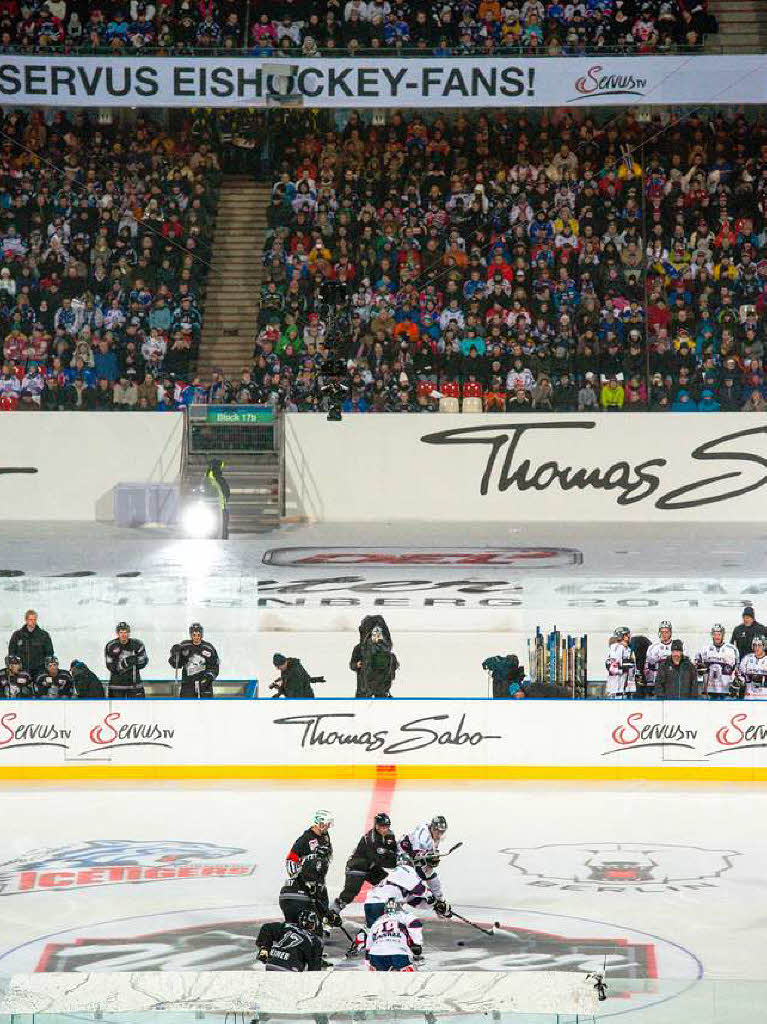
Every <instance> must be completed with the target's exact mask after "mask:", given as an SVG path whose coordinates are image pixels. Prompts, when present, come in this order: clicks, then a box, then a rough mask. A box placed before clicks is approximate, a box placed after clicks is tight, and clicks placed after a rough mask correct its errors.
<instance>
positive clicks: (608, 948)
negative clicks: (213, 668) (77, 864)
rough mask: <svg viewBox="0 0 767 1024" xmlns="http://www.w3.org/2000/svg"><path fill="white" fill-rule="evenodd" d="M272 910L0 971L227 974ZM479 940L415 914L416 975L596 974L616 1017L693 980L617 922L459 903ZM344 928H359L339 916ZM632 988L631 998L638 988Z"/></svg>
mask: <svg viewBox="0 0 767 1024" xmlns="http://www.w3.org/2000/svg"><path fill="white" fill-rule="evenodd" d="M275 909H276V908H271V907H269V906H267V905H252V904H249V905H245V906H237V907H223V908H220V909H205V910H187V911H178V912H175V913H168V914H151V915H146V916H142V917H131V918H123V919H119V920H114V921H105V922H102V923H100V924H96V925H83V926H80V927H76V928H71V929H69V930H67V931H63V932H59V933H57V934H54V935H48V936H42V937H41V938H39V939H35V940H32V941H31V942H27V943H24V944H23V945H21V946H18V947H16V948H15V949H11V950H8V951H6V952H5V953H3V954H2V955H0V973H3V974H9V973H17V972H27V971H44V972H48V971H62V972H68V971H74V972H88V971H94V972H98V971H126V970H129V971H157V970H163V971H174V970H176V971H194V970H208V971H232V970H244V969H247V968H249V967H252V966H253V964H254V962H255V939H256V935H257V934H258V930H259V928H260V926H261V924H262V923H263V922H264V921H266V920H274V919H275V918H277V919H278V918H279V913H275ZM461 913H462V914H463V915H464V916H466V917H468V918H470V919H471V920H473V921H475V922H476V923H477V924H479V925H481V926H482V927H483V928H485V929H487V930H488V931H492V930H493V929H494V924H495V922H496V921H498V922H500V928H498V929H495V931H494V934H490V935H484V934H483V933H482V932H479V931H477V930H475V929H472V928H470V927H469V926H468V925H466V924H464V923H463V922H461V921H459V920H457V919H456V918H450V919H447V920H445V919H440V918H433V917H428V918H426V917H425V918H424V939H425V941H424V953H425V961H424V963H423V964H422V965H421V967H420V970H422V971H451V970H454V971H459V970H480V971H571V972H584V973H587V972H591V971H601V970H602V969H603V966H604V967H605V970H606V976H607V981H608V984H609V995H610V996H611V997H613V998H616V997H617V999H619V1000H620V1006H621V1011H623V1010H627V1009H631V1010H636V1009H639V1008H642V1007H645V1006H651V1005H652V1004H654V1003H657V1002H660V1001H664V1000H666V999H669V998H672V997H673V996H676V995H679V994H680V993H681V992H683V991H684V990H685V989H687V988H689V987H690V986H691V985H693V984H695V983H696V981H697V980H698V979H699V978H700V977H701V975H702V965H701V964H700V961H699V960H698V959H697V957H696V956H695V955H694V954H693V953H691V952H689V951H688V950H686V949H684V948H683V947H682V946H679V945H678V944H676V943H674V942H671V941H669V940H667V939H663V938H660V937H658V936H655V935H649V934H647V933H645V932H640V931H637V930H636V929H633V928H628V927H624V926H622V925H616V924H608V923H606V922H601V921H595V920H591V919H585V918H578V917H567V916H566V915H561V914H548V913H541V912H534V911H519V912H517V911H515V910H512V909H510V908H497V907H491V908H488V907H468V906H463V905H462V906H461ZM344 921H345V924H346V927H347V929H348V930H351V929H352V928H353V927H354V926H356V925H357V924H362V920H361V918H358V917H357V916H356V915H354V916H351V917H345V918H344ZM347 946H348V943H347V941H346V939H345V937H344V936H343V935H342V933H341V932H340V931H338V930H335V929H334V930H333V932H332V938H331V940H330V941H329V942H328V944H327V946H326V955H327V956H328V958H329V959H330V960H331V961H333V962H334V964H335V969H336V970H342V971H354V970H364V969H365V965H364V961H362V960H360V959H351V960H347V959H346V957H345V953H346V949H347ZM639 989H641V992H640V991H638V990H639Z"/></svg>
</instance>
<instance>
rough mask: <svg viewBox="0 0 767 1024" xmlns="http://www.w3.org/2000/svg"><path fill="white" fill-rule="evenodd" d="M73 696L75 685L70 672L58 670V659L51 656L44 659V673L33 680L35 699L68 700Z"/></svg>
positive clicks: (63, 669) (62, 669)
mask: <svg viewBox="0 0 767 1024" xmlns="http://www.w3.org/2000/svg"><path fill="white" fill-rule="evenodd" d="M74 696H75V684H74V680H73V679H72V675H71V673H70V672H67V670H66V669H65V668H59V659H58V658H57V657H55V656H54V655H52V656H51V657H49V658H46V659H45V671H44V672H41V673H40V675H39V676H38V677H37V679H35V697H43V698H47V699H49V700H56V699H64V700H69V699H70V698H72V697H74Z"/></svg>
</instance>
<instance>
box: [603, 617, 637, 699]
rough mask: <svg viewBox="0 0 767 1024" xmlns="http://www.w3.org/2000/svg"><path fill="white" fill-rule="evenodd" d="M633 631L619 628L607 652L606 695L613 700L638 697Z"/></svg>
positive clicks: (625, 627)
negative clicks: (632, 639)
mask: <svg viewBox="0 0 767 1024" xmlns="http://www.w3.org/2000/svg"><path fill="white" fill-rule="evenodd" d="M630 644H631V630H630V629H629V628H628V627H627V626H618V628H617V629H616V630H615V631H614V632H613V636H612V640H611V642H610V647H609V650H608V652H607V660H606V662H605V665H606V667H607V686H606V688H605V695H606V696H607V697H611V698H612V699H613V700H623V699H624V698H626V697H635V696H636V688H637V685H636V671H637V667H636V658H635V657H634V652H633V651H632V650H631V647H630Z"/></svg>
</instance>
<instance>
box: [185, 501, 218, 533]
mask: <svg viewBox="0 0 767 1024" xmlns="http://www.w3.org/2000/svg"><path fill="white" fill-rule="evenodd" d="M181 529H182V532H183V534H184V536H185V537H193V538H197V539H203V538H208V537H218V536H219V534H220V532H221V520H220V516H219V513H218V508H217V507H216V506H215V505H213V504H212V503H211V502H209V501H202V500H199V499H198V500H196V501H193V502H191V503H190V504H189V505H187V506H186V507H185V508H184V509H183V511H182V513H181Z"/></svg>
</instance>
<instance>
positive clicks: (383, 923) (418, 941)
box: [365, 896, 423, 971]
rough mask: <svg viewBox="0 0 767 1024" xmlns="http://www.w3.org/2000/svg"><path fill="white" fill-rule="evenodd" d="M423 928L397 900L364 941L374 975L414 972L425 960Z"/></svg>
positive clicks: (388, 903)
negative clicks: (388, 972)
mask: <svg viewBox="0 0 767 1024" xmlns="http://www.w3.org/2000/svg"><path fill="white" fill-rule="evenodd" d="M422 951H423V926H422V925H421V922H420V921H419V920H418V918H417V917H416V916H415V915H414V914H412V913H411V912H410V911H409V910H408V909H406V908H405V907H403V905H402V903H401V902H400V901H399V900H398V899H396V897H394V896H390V897H389V899H387V901H386V903H385V904H384V912H383V914H381V916H380V917H379V918H377V920H376V921H374V922H373V924H372V925H371V927H370V929H369V931H368V933H367V938H366V939H365V956H366V958H367V962H368V967H369V968H370V970H371V971H413V970H415V968H414V967H413V961H414V960H415V961H418V960H419V959H421V957H422Z"/></svg>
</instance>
